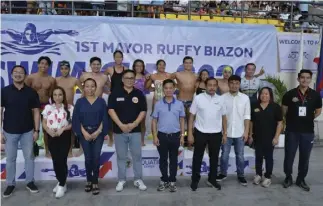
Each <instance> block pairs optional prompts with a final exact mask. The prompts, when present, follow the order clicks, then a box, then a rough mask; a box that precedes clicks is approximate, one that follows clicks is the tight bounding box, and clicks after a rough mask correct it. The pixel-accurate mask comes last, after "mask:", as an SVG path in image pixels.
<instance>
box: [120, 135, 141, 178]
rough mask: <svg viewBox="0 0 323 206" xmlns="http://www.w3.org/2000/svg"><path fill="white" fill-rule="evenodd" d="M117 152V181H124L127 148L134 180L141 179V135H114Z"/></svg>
mask: <svg viewBox="0 0 323 206" xmlns="http://www.w3.org/2000/svg"><path fill="white" fill-rule="evenodd" d="M114 137H115V138H114V141H115V146H116V152H117V163H118V179H119V181H126V178H127V177H126V174H127V173H126V172H127V160H128V147H129V150H130V153H131V156H132V163H133V173H134V176H135V177H134V179H135V180H139V179H142V156H141V133H139V132H136V133H123V134H114Z"/></svg>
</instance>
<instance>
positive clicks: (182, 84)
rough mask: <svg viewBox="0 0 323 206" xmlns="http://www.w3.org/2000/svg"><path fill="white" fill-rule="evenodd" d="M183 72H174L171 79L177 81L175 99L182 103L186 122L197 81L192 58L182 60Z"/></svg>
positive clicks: (187, 57)
mask: <svg viewBox="0 0 323 206" xmlns="http://www.w3.org/2000/svg"><path fill="white" fill-rule="evenodd" d="M183 65H184V71H181V72H176V73H173V74H172V78H173V79H176V81H177V88H178V90H179V94H178V96H177V99H178V100H180V101H182V102H183V104H184V108H185V113H186V117H187V118H186V119H187V120H188V115H189V109H190V107H191V104H192V102H193V97H194V93H195V84H196V81H197V75H196V74H195V73H193V71H192V68H193V58H192V57H190V56H186V57H184V59H183Z"/></svg>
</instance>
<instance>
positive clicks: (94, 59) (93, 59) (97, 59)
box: [90, 57, 102, 64]
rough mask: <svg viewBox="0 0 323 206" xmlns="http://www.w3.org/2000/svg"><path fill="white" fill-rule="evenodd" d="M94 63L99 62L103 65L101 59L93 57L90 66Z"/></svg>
mask: <svg viewBox="0 0 323 206" xmlns="http://www.w3.org/2000/svg"><path fill="white" fill-rule="evenodd" d="M94 61H98V62H100V64H101V62H102V61H101V59H100V58H99V57H92V58H91V59H90V64H92V63H93V62H94Z"/></svg>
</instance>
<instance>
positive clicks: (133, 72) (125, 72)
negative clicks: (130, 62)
mask: <svg viewBox="0 0 323 206" xmlns="http://www.w3.org/2000/svg"><path fill="white" fill-rule="evenodd" d="M128 73H132V74H133V75H134V76H136V73H135V71H133V70H130V69H126V70H124V71H123V72H122V77H123V76H124V75H126V74H128Z"/></svg>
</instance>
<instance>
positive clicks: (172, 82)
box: [163, 79, 175, 87]
mask: <svg viewBox="0 0 323 206" xmlns="http://www.w3.org/2000/svg"><path fill="white" fill-rule="evenodd" d="M169 83H170V84H173V86H174V87H175V82H174V80H172V79H165V80H164V81H163V87H165V85H166V84H169Z"/></svg>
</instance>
